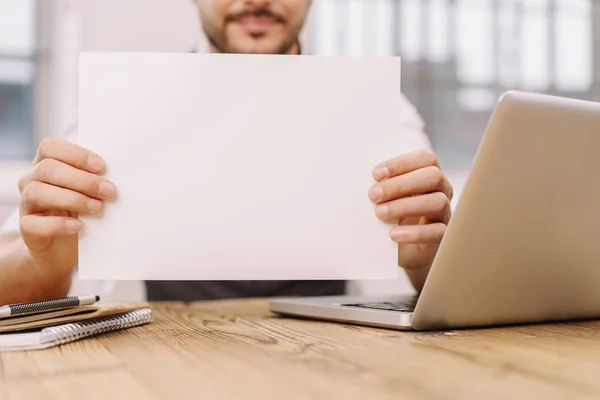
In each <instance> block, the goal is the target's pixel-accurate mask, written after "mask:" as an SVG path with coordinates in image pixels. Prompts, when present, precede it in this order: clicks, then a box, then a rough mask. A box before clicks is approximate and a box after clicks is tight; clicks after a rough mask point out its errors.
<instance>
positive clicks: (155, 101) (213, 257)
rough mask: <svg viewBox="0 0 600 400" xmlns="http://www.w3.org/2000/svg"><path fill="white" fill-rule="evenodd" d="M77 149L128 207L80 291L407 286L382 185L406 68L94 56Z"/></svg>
mask: <svg viewBox="0 0 600 400" xmlns="http://www.w3.org/2000/svg"><path fill="white" fill-rule="evenodd" d="M79 74H80V81H79V102H80V103H79V144H80V145H81V146H83V147H85V148H88V149H90V150H92V151H94V152H96V153H98V154H99V155H100V156H101V157H103V158H104V160H105V161H106V165H107V168H106V172H105V177H106V178H108V179H110V180H111V181H113V182H114V183H115V185H116V186H117V192H118V194H117V198H116V200H115V201H112V202H108V203H106V205H105V208H104V211H103V213H102V215H100V216H95V217H85V216H82V217H81V219H82V221H83V223H84V229H83V231H82V233H81V234H80V238H79V275H80V278H82V279H114V280H132V279H135V280H279V279H281V280H296V279H302V280H312V279H395V278H397V274H398V262H397V247H396V245H395V244H394V243H393V242H392V241H391V240H390V239H389V234H388V230H389V228H390V227H391V226H390V225H389V224H386V223H383V222H381V221H379V220H378V219H377V218H376V217H375V213H374V205H373V204H372V203H371V202H370V200H369V198H368V195H367V193H368V190H369V188H370V187H371V185H372V184H373V183H374V181H373V179H372V177H371V171H372V169H373V168H374V167H375V166H376V165H377V164H378V163H380V162H382V161H384V160H387V159H389V158H392V157H395V156H397V155H399V154H400V153H401V149H400V148H399V135H400V132H399V129H400V122H401V115H399V109H400V106H399V105H400V60H399V59H398V58H337V57H318V56H279V55H215V54H161V53H158V54H156V53H82V54H81V56H80V70H79Z"/></svg>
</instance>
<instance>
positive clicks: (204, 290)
mask: <svg viewBox="0 0 600 400" xmlns="http://www.w3.org/2000/svg"><path fill="white" fill-rule="evenodd" d="M195 1H196V3H197V6H198V9H199V12H200V18H201V21H202V25H203V29H204V33H205V36H206V38H207V39H208V40H207V43H206V47H207V48H206V49H204V50H208V51H211V52H221V53H255V54H272V53H274V54H300V53H301V51H302V49H301V45H300V40H299V33H300V31H301V29H302V26H303V23H304V19H305V17H306V15H307V12H308V10H309V8H310V5H311V1H310V0H195ZM399 107H400V110H399V112H401V113H402V115H403V126H402V129H401V131H400V132H399V133H398V139H399V140H398V153H399V154H403V155H400V156H399V157H397V158H395V159H392V160H387V161H385V160H382V163H381V164H380V165H377V166H374V170H373V178H374V180H375V181H376V183H375V184H374V185H373V186H372V187H371V188H365V195H367V194H368V196H369V198H370V199H371V200H372V201H373V202H374V203H375V204H377V206H376V208H375V214H376V216H374V218H375V217H377V218H380V219H382V220H393V221H398V222H399V224H398V226H394V227H393V228H392V229H391V230H390V238H391V239H392V240H393V241H395V242H397V243H398V254H399V265H400V266H402V267H403V268H405V270H406V272H407V274H408V276H409V278H410V279H411V281H412V283H413V285H414V286H415V288H417V289H420V288H422V286H423V284H424V282H425V278H426V277H427V274H428V272H429V268H430V266H431V263H432V261H433V258H434V256H435V253H436V251H437V249H438V246H439V243H440V241H441V239H442V237H443V235H444V232H445V229H446V224H447V223H448V221H449V219H450V214H451V210H450V199H451V197H452V187H451V185H450V184H449V182H448V180H447V179H446V178H445V176H444V174H443V173H442V171H441V170H440V167H439V164H438V162H437V159H436V157H435V154H433V153H432V152H431V151H429V150H426V148H427V147H428V143H429V142H428V141H427V138H426V136H425V134H424V133H423V131H422V128H423V124H422V121H421V119H420V118H419V117H418V115H417V114H416V112H415V110H414V109H413V108H412V106H411V105H410V104H409V103H408V101H407V100H406V99H404V98H402V99H401V104H399ZM282 134H285V133H284V132H283V133H282ZM91 150H93V149H84V148H81V147H79V146H77V145H75V144H73V143H70V142H68V141H64V140H59V139H46V140H44V141H43V142H42V143H41V144H40V146H39V149H38V151H37V154H36V157H35V159H34V162H33V168H32V169H31V170H30V171H29V172H28V173H27V174H25V175H24V176H23V177H22V178H21V179H20V181H19V190H20V192H21V203H20V207H19V212H18V216H17V217H16V218H14V219H13V221H12V222H10V221H9V223H8V224H7V225H6V226H5V227H4V228H3V232H4V233H2V234H1V235H0V304H6V303H12V302H21V301H33V300H40V299H48V298H53V297H59V296H64V295H65V294H66V293H67V292H68V290H69V287H70V282H71V275H72V271H73V268H74V267H75V266H76V264H77V233H78V232H79V231H80V230H81V228H82V223H81V222H80V221H79V219H78V218H77V216H78V215H79V214H98V213H99V212H100V211H101V210H102V207H103V201H104V200H109V199H112V198H113V197H114V196H115V195H116V192H117V188H116V187H115V185H114V184H112V183H111V182H109V181H107V180H106V179H104V178H103V177H102V175H101V173H102V171H103V169H104V168H105V164H104V161H103V160H102V158H101V155H98V154H95V153H94V152H93V151H91ZM140 151H143V150H140ZM140 167H141V168H143V166H140ZM189 173H190V176H193V171H189ZM166 212H168V211H166ZM381 240H389V238H381ZM147 289H148V297H149V299H150V300H170V299H178V300H196V299H213V298H226V297H254V296H273V295H333V294H341V293H343V291H344V282H336V281H334V282H318V281H294V282H273V281H270V282H149V283H147Z"/></svg>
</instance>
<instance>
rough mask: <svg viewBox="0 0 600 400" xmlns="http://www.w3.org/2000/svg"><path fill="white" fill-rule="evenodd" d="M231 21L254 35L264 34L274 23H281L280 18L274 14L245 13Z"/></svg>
mask: <svg viewBox="0 0 600 400" xmlns="http://www.w3.org/2000/svg"><path fill="white" fill-rule="evenodd" d="M231 22H232V23H234V24H239V25H240V26H241V27H242V28H244V29H245V30H246V31H248V33H250V34H253V35H259V34H264V33H266V32H267V31H268V30H269V29H271V28H272V27H273V26H274V25H276V24H278V23H280V21H279V19H278V18H276V17H275V16H273V15H244V16H241V17H239V18H235V19H233V20H232V21H231Z"/></svg>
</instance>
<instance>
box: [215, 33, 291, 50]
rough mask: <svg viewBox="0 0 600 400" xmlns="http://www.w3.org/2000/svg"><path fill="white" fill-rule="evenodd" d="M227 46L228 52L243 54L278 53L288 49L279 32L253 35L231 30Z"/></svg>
mask: <svg viewBox="0 0 600 400" xmlns="http://www.w3.org/2000/svg"><path fill="white" fill-rule="evenodd" d="M226 47H227V48H226V49H225V50H226V51H227V52H230V53H242V54H278V53H282V52H287V51H288V49H286V48H284V47H286V46H285V44H284V43H283V42H282V41H281V39H280V38H279V35H278V34H277V32H270V33H267V34H265V35H262V36H251V35H249V34H248V33H246V32H231V31H230V32H229V35H228V41H227V46H226Z"/></svg>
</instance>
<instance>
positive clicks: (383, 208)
mask: <svg viewBox="0 0 600 400" xmlns="http://www.w3.org/2000/svg"><path fill="white" fill-rule="evenodd" d="M389 212H390V208H389V207H388V206H387V205H386V204H382V205H380V206H377V207H375V215H377V218H385V217H386V216H387V215H388V213H389Z"/></svg>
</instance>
